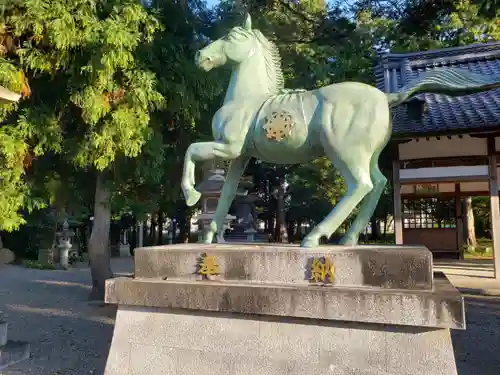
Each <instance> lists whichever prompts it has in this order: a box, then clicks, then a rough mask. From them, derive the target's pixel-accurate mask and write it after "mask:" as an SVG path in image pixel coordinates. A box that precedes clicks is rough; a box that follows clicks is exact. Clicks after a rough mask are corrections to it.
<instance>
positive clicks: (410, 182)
mask: <svg viewBox="0 0 500 375" xmlns="http://www.w3.org/2000/svg"><path fill="white" fill-rule="evenodd" d="M448 67H450V68H451V67H453V68H460V69H468V70H471V71H473V72H476V73H482V74H488V75H497V76H498V77H499V79H500V42H492V43H487V44H477V45H469V46H464V47H456V48H448V49H442V50H435V51H425V52H415V53H404V54H396V53H389V54H385V55H383V56H381V58H380V60H379V64H378V65H377V67H376V70H375V72H376V80H377V87H378V88H379V89H381V90H384V91H385V92H395V91H397V90H398V89H400V88H401V87H403V86H404V85H406V84H408V83H409V82H410V81H411V80H412V79H415V78H417V77H418V76H419V75H420V74H422V73H423V72H426V71H429V70H431V69H436V68H448ZM417 98H418V99H419V100H421V101H422V103H425V107H426V112H425V114H424V117H423V120H422V122H420V121H414V120H411V119H410V118H409V117H408V113H407V110H406V109H405V107H403V106H400V107H399V108H395V109H394V110H393V111H392V116H393V137H392V140H391V143H390V145H389V147H390V149H391V150H392V155H393V156H392V159H393V163H392V164H393V165H392V179H393V187H394V231H395V240H396V244H408V245H413V244H421V245H425V246H427V247H428V248H429V249H430V250H431V251H432V252H433V253H434V254H435V256H436V255H438V254H444V255H447V256H449V255H451V256H454V257H456V258H458V256H459V254H460V247H461V246H462V243H463V240H462V239H463V238H464V228H465V226H464V222H463V218H464V216H463V213H462V206H463V205H462V204H461V201H462V199H461V198H463V197H468V196H489V197H490V199H489V200H490V204H491V223H492V227H491V235H492V239H493V258H494V269H495V278H497V279H500V205H499V198H498V195H499V183H498V175H499V173H500V170H499V165H498V164H499V163H498V160H497V159H498V158H497V156H498V155H499V154H500V89H497V90H491V91H487V92H484V93H479V94H473V95H468V96H462V97H449V96H445V95H436V94H421V95H418V96H417Z"/></svg>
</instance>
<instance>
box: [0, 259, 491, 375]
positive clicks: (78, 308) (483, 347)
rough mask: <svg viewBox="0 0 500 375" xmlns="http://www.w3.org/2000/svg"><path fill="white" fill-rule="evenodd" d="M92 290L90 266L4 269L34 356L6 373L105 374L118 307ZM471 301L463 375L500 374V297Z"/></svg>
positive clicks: (6, 312) (8, 301)
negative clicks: (97, 300) (100, 302)
mask: <svg viewBox="0 0 500 375" xmlns="http://www.w3.org/2000/svg"><path fill="white" fill-rule="evenodd" d="M113 270H114V271H115V272H116V273H130V272H131V270H132V265H131V261H130V259H114V260H113ZM461 277H463V276H461ZM471 280H475V281H474V282H476V283H479V281H477V280H480V279H479V278H469V281H468V283H469V284H468V285H470V283H471V282H472V281H471ZM481 285H483V284H481ZM476 286H480V284H476ZM89 290H90V273H89V271H88V269H74V270H71V271H40V270H32V269H25V268H22V267H16V266H6V267H3V268H0V318H2V319H5V320H7V321H8V322H9V325H10V329H9V337H10V339H13V340H25V341H29V342H30V343H31V345H32V358H31V359H30V360H28V361H25V362H22V363H20V364H18V365H17V366H13V367H10V368H9V369H7V370H5V371H4V372H3V373H2V375H83V374H95V375H102V374H103V372H104V365H105V362H106V356H107V353H108V347H109V343H110V340H111V337H112V334H113V311H112V309H110V308H109V307H107V308H102V307H101V308H100V307H93V306H91V305H89V304H88V303H87V297H88V293H89ZM466 301H467V306H466V308H467V324H468V327H467V330H466V331H454V332H453V342H454V347H455V353H456V358H457V364H458V368H459V371H460V372H459V375H499V374H500V297H498V296H478V295H470V296H467V297H466Z"/></svg>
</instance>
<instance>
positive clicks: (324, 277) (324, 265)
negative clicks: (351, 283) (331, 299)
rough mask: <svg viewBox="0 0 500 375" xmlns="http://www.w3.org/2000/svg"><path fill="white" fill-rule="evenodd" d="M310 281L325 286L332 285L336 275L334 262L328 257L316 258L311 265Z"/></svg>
mask: <svg viewBox="0 0 500 375" xmlns="http://www.w3.org/2000/svg"><path fill="white" fill-rule="evenodd" d="M310 272H311V273H310V276H309V280H310V281H312V282H316V283H318V282H321V283H324V284H327V283H332V282H333V277H334V275H335V267H334V265H333V262H332V261H331V260H330V259H329V258H327V257H319V258H318V257H314V258H313V259H312V263H311V269H310Z"/></svg>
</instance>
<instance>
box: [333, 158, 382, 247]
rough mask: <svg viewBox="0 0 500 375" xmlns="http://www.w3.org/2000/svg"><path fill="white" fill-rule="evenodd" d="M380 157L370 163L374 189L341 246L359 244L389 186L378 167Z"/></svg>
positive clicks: (343, 238)
mask: <svg viewBox="0 0 500 375" xmlns="http://www.w3.org/2000/svg"><path fill="white" fill-rule="evenodd" d="M379 156H380V152H377V153H375V154H374V155H373V157H372V159H371V161H370V174H371V179H372V183H373V189H372V190H371V191H370V192H369V193H368V194H367V195H366V197H365V198H364V199H363V201H362V203H361V206H360V207H359V213H358V215H357V216H356V219H355V220H354V222H353V223H352V225H351V227H350V228H349V230H348V231H347V233H346V234H345V235H344V237H342V239H341V240H340V244H342V245H356V244H357V243H358V240H359V234H360V233H361V231H363V229H365V227H366V225H367V224H368V221H369V220H370V218H371V216H372V215H373V213H374V212H375V209H376V208H377V204H378V201H379V199H380V196H381V195H382V192H383V191H384V188H385V185H386V184H387V178H386V177H385V176H384V175H383V174H382V172H380V169H379V166H378V159H379Z"/></svg>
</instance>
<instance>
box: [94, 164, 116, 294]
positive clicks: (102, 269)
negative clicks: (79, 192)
mask: <svg viewBox="0 0 500 375" xmlns="http://www.w3.org/2000/svg"><path fill="white" fill-rule="evenodd" d="M103 178H104V177H103V175H102V174H101V173H98V174H97V181H96V188H95V202H94V223H93V226H92V234H91V235H90V240H89V260H90V267H91V268H90V270H91V275H92V292H91V293H90V299H91V300H102V301H103V300H104V284H105V281H106V279H110V278H112V277H113V273H112V272H111V264H110V256H109V249H108V244H109V227H110V223H111V207H110V202H109V198H110V193H109V191H108V190H106V188H105V186H104V181H103Z"/></svg>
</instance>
